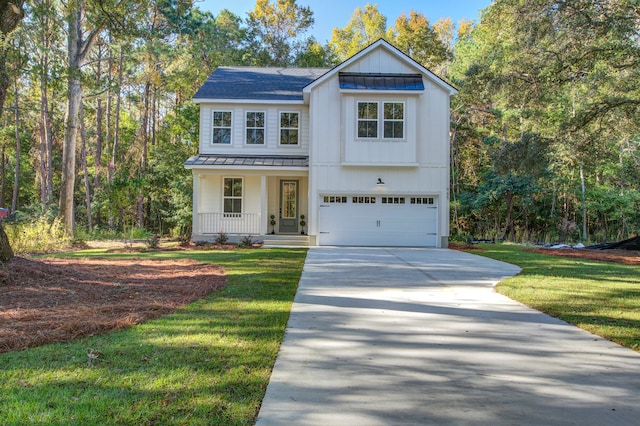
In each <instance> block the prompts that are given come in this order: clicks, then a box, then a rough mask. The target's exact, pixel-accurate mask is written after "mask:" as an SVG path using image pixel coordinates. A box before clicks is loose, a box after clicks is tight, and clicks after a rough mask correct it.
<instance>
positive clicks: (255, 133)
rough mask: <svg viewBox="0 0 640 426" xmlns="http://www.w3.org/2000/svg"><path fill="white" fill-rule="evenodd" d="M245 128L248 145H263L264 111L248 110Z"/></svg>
mask: <svg viewBox="0 0 640 426" xmlns="http://www.w3.org/2000/svg"><path fill="white" fill-rule="evenodd" d="M246 128H247V138H246V143H247V144H248V145H264V112H253V111H248V112H247V116H246Z"/></svg>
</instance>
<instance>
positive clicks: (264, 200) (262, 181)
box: [260, 175, 268, 235]
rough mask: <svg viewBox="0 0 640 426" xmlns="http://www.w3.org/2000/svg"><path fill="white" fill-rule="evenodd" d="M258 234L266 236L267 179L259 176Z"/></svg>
mask: <svg viewBox="0 0 640 426" xmlns="http://www.w3.org/2000/svg"><path fill="white" fill-rule="evenodd" d="M260 193H261V194H262V197H260V234H261V235H267V220H268V213H267V177H266V176H264V175H262V176H260Z"/></svg>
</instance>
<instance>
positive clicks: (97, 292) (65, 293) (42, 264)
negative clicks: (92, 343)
mask: <svg viewBox="0 0 640 426" xmlns="http://www.w3.org/2000/svg"><path fill="white" fill-rule="evenodd" d="M224 283H225V276H224V271H223V270H222V268H221V267H219V266H215V265H211V264H206V263H199V262H195V261H192V260H188V259H172V260H151V259H99V258H93V259H63V258H60V259H58V258H55V259H54V258H45V259H26V258H21V257H16V258H15V259H14V260H13V261H11V262H9V263H7V264H5V265H2V266H0V293H1V294H2V297H1V298H0V353H2V352H9V351H13V350H19V349H25V348H29V347H34V346H38V345H42V344H44V343H51V342H62V341H67V340H71V339H73V338H76V337H79V336H89V335H93V334H97V333H103V332H106V331H112V330H117V329H120V328H124V327H128V326H131V325H134V324H137V323H139V322H141V321H144V320H146V319H150V318H156V317H159V316H162V315H166V314H168V313H171V312H173V311H175V310H176V309H177V308H178V307H180V306H182V305H185V304H187V303H190V302H193V301H194V300H197V299H200V298H202V297H204V296H206V295H207V294H210V293H211V292H213V291H215V290H216V289H217V288H219V287H221V286H222V285H223V284H224Z"/></svg>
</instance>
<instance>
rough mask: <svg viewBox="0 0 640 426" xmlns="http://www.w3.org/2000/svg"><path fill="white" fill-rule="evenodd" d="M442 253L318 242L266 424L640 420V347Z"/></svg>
mask: <svg viewBox="0 0 640 426" xmlns="http://www.w3.org/2000/svg"><path fill="white" fill-rule="evenodd" d="M517 273H518V268H517V267H514V266H512V265H508V264H505V263H501V262H497V261H493V260H490V259H486V258H483V257H479V256H474V255H470V254H467V253H462V252H457V251H452V250H442V249H401V248H387V249H385V248H313V249H310V250H309V253H308V256H307V261H306V263H305V267H304V271H303V274H302V279H301V281H300V286H299V289H298V293H297V295H296V298H295V303H294V306H293V310H292V312H291V317H290V319H289V324H288V329H287V333H286V335H285V339H284V343H283V345H282V348H281V350H280V354H279V356H278V360H277V362H276V365H275V368H274V371H273V375H272V377H271V382H270V383H269V387H268V388H267V394H266V397H265V399H264V401H263V404H262V409H261V410H260V414H259V416H258V421H257V423H256V424H257V425H258V426H266V425H300V426H303V425H335V426H342V425H345V426H347V425H348V426H356V425H367V426H371V425H447V424H453V425H460V424H483V425H484V424H486V425H503V424H507V425H627V424H628V425H638V424H640V355H639V354H637V353H635V352H633V351H632V350H629V349H625V348H622V347H620V346H618V345H615V344H613V343H610V342H608V341H606V340H603V339H601V338H599V337H597V336H594V335H592V334H589V333H587V332H584V331H582V330H579V329H578V328H576V327H573V326H570V325H568V324H566V323H564V322H562V321H559V320H556V319H554V318H551V317H549V316H547V315H544V314H541V313H539V312H537V311H534V310H532V309H529V308H527V307H525V306H523V305H521V304H519V303H516V302H514V301H512V300H510V299H508V298H506V297H504V296H501V295H499V294H497V293H495V292H494V291H493V289H492V286H493V285H494V284H495V283H496V282H497V281H499V280H501V279H502V278H504V277H507V276H511V275H515V274H517Z"/></svg>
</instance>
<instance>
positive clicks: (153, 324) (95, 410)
mask: <svg viewBox="0 0 640 426" xmlns="http://www.w3.org/2000/svg"><path fill="white" fill-rule="evenodd" d="M65 256H67V257H69V256H71V257H73V256H76V257H90V256H101V257H120V258H121V257H137V258H152V257H153V258H173V259H176V258H189V259H193V260H196V261H200V262H210V263H215V264H218V265H222V266H223V267H224V268H225V270H226V273H227V284H226V286H225V287H223V288H222V289H220V290H218V291H216V292H214V293H212V294H211V295H209V296H207V297H206V298H204V299H200V300H199V301H197V302H194V303H192V304H190V305H187V306H185V307H183V308H181V309H179V310H178V311H177V312H175V313H174V314H171V315H168V316H165V317H162V318H159V319H156V320H151V321H148V322H145V323H142V324H139V325H137V326H135V327H132V328H129V329H126V330H122V331H119V332H115V333H110V334H103V335H98V336H92V337H87V338H80V339H76V340H73V341H71V342H67V343H58V344H51V345H45V346H41V347H37V348H33V349H29V350H25V351H19V352H10V353H6V354H2V355H0V365H1V367H0V423H1V424H3V425H22V424H40V425H57V424H65V425H73V424H75V425H104V424H118V425H154V424H158V425H159V424H162V425H186V424H189V425H211V424H215V425H250V424H253V423H254V421H255V417H256V416H257V413H258V410H259V407H260V404H261V402H262V399H263V397H264V394H265V391H266V387H267V384H268V382H269V378H270V376H271V370H272V368H273V365H274V363H275V360H276V356H277V354H278V350H279V348H280V344H281V342H282V339H283V336H284V330H285V327H286V324H287V320H288V318H289V312H290V310H291V305H292V303H293V298H294V296H295V293H296V289H297V285H298V281H299V279H300V274H301V272H302V267H303V264H304V259H305V256H306V249H260V250H234V251H179V252H178V251H177V252H160V253H150V254H138V253H136V254H130V255H129V254H106V253H105V252H104V250H91V251H84V252H75V253H70V254H67V255H65ZM176 284H177V285H179V284H180V283H176ZM89 348H91V349H92V350H94V351H99V352H100V353H101V354H102V355H101V356H100V358H99V359H97V360H95V361H94V362H92V363H91V365H89V362H88V357H87V350H88V349H89Z"/></svg>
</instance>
